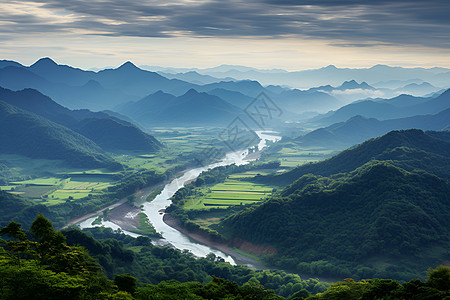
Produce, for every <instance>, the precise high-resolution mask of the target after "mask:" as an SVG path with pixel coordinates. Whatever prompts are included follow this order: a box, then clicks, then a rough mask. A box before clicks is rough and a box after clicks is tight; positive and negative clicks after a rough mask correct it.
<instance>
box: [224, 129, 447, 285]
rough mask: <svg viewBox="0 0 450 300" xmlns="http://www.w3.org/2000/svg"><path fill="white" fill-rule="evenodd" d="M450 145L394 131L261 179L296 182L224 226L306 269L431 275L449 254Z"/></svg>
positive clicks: (281, 262) (288, 264) (284, 263)
mask: <svg viewBox="0 0 450 300" xmlns="http://www.w3.org/2000/svg"><path fill="white" fill-rule="evenodd" d="M449 149H450V147H449V143H448V142H447V141H445V140H442V139H439V138H435V137H432V136H431V135H428V134H425V133H423V132H421V131H417V130H410V131H398V132H391V133H389V134H387V135H385V136H382V137H380V138H377V139H374V140H370V141H368V142H366V143H363V144H362V145H359V146H357V147H355V148H353V149H350V150H347V151H344V152H342V153H341V154H339V155H337V156H335V157H333V158H330V159H328V160H326V161H324V162H319V163H316V164H310V165H305V166H301V167H298V168H296V169H294V170H292V171H290V172H287V173H284V174H281V175H275V176H268V178H264V177H261V178H258V179H257V180H278V181H285V182H286V181H287V180H291V181H293V182H292V183H291V184H290V185H288V186H287V187H285V188H284V189H283V190H282V191H280V192H279V193H276V194H275V195H274V196H273V197H272V198H271V199H270V200H269V201H266V202H264V203H262V204H260V205H255V206H252V207H250V208H247V209H245V210H243V211H240V212H237V213H235V214H234V215H231V216H229V217H228V218H227V219H225V220H224V221H223V222H222V225H221V228H220V230H219V232H221V233H222V234H224V235H225V236H233V237H236V236H237V237H241V238H244V239H246V240H248V241H251V242H254V243H257V244H269V245H272V246H275V247H276V248H277V250H278V253H277V255H276V256H269V257H266V258H265V259H266V261H268V262H270V263H272V264H274V265H277V266H280V267H283V268H288V269H291V270H295V271H297V272H299V273H306V274H317V275H320V276H329V277H338V278H344V277H353V278H373V277H382V278H396V279H402V280H410V279H412V278H416V277H419V278H423V277H424V275H425V273H424V272H425V270H426V269H427V268H428V267H429V266H432V265H434V266H436V265H439V264H441V263H442V262H443V261H445V260H448V259H449V253H448V250H447V249H449V246H450V241H449V236H450V232H449V228H450V223H449V218H448V215H449V212H450V198H449V197H450V196H449V195H450V193H449V192H450V185H449V182H448V180H447V178H448V170H449V167H448V162H449V161H448V154H447V153H448V151H449ZM434 167H435V168H434ZM430 168H433V170H434V172H431V171H430ZM334 170H341V171H340V172H337V171H334ZM345 171H346V172H345ZM308 173H310V174H308ZM311 173H312V174H311ZM433 173H434V174H433ZM439 175H440V176H441V177H438V176H439ZM295 178H297V179H295Z"/></svg>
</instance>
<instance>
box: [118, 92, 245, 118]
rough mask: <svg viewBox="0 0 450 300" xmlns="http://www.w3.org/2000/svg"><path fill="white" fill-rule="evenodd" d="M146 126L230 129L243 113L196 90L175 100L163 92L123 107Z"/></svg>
mask: <svg viewBox="0 0 450 300" xmlns="http://www.w3.org/2000/svg"><path fill="white" fill-rule="evenodd" d="M119 110H120V112H121V113H123V114H125V115H128V116H130V117H132V118H133V119H135V120H137V121H138V122H140V123H142V124H144V125H159V126H165V125H169V124H170V125H184V126H193V125H226V124H228V123H229V122H231V121H232V120H233V119H234V118H235V117H236V116H238V115H239V114H240V113H241V110H240V109H239V108H237V107H236V106H234V105H232V104H230V103H228V102H226V101H225V100H222V99H221V98H219V97H217V96H214V95H209V94H207V93H203V92H202V93H199V92H197V91H196V90H194V89H191V90H189V91H188V92H186V93H185V94H184V95H182V96H179V97H175V96H173V95H170V94H166V93H163V92H161V91H159V92H157V93H154V94H152V95H149V96H147V97H145V98H143V99H141V100H140V101H138V102H135V103H127V104H126V105H123V106H122V107H119Z"/></svg>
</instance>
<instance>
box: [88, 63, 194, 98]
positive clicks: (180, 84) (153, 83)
mask: <svg viewBox="0 0 450 300" xmlns="http://www.w3.org/2000/svg"><path fill="white" fill-rule="evenodd" d="M96 74H97V75H96V76H95V80H96V81H98V82H99V83H100V84H101V85H102V86H104V87H105V88H117V87H120V88H121V90H122V91H124V92H125V93H127V94H130V95H135V96H141V97H142V96H143V95H148V94H149V93H154V92H157V91H158V90H163V91H166V92H169V91H172V90H177V89H189V88H190V87H192V84H191V83H189V82H185V81H182V80H178V79H167V78H165V77H163V76H161V75H159V74H158V73H155V72H150V71H145V70H141V69H139V68H138V67H136V66H135V65H134V64H133V63H131V62H129V61H128V62H126V63H124V64H123V65H121V66H120V67H118V68H117V69H106V70H102V71H99V72H98V73H96Z"/></svg>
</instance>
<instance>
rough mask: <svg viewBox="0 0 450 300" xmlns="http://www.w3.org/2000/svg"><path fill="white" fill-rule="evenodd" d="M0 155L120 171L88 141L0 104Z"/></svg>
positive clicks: (68, 130) (76, 134)
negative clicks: (16, 155) (50, 160)
mask: <svg viewBox="0 0 450 300" xmlns="http://www.w3.org/2000/svg"><path fill="white" fill-rule="evenodd" d="M0 127H1V128H2V130H1V131H0V140H2V141H4V142H2V143H1V144H0V153H12V154H22V155H25V156H28V157H31V158H47V159H53V160H64V161H66V162H67V163H68V164H69V165H71V166H76V167H90V168H92V167H94V168H95V167H107V168H113V169H114V168H115V169H117V168H120V167H121V166H120V164H118V163H116V162H114V161H113V160H112V159H111V158H110V157H108V156H107V155H106V154H104V153H103V151H102V150H101V149H100V148H99V147H98V146H97V145H96V144H95V143H94V142H92V141H91V140H89V139H87V138H85V137H83V136H82V135H80V134H78V133H75V132H73V131H72V130H70V129H68V128H66V127H64V126H61V125H58V124H55V123H53V122H51V121H49V120H47V119H45V118H43V117H40V116H38V115H35V114H33V113H30V112H26V111H24V110H21V109H19V108H17V107H14V106H12V105H9V104H7V103H5V102H3V101H0Z"/></svg>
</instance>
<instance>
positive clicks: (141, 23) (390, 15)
mask: <svg viewBox="0 0 450 300" xmlns="http://www.w3.org/2000/svg"><path fill="white" fill-rule="evenodd" d="M449 16H450V1H449V0H429V1H424V0H422V1H414V0H413V1H404V0H359V1H356V0H338V1H337V0H310V1H306V0H298V1H296V0H279V1H275V0H248V1H244V0H232V1H227V0H212V1H209V0H185V1H171V0H168V1H161V0H127V1H124V0H101V1H99V0H32V1H10V0H0V59H8V60H15V61H18V62H21V63H23V64H25V65H30V64H32V63H33V62H35V61H36V60H38V59H39V58H41V57H51V58H52V59H53V60H55V61H56V62H57V63H60V64H67V65H72V66H76V67H80V68H85V69H87V68H90V67H107V66H108V67H110V66H112V67H115V66H119V65H121V64H122V63H123V62H125V61H132V62H134V63H135V64H136V65H154V66H164V67H184V68H189V67H197V68H207V67H213V66H218V65H221V64H233V65H245V66H251V67H256V68H260V69H273V68H281V69H286V70H304V69H313V68H320V67H324V66H327V65H330V64H333V65H336V66H338V67H352V68H355V67H357V68H363V67H370V66H373V65H375V64H387V65H391V66H403V67H433V66H440V67H450V17H449Z"/></svg>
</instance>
